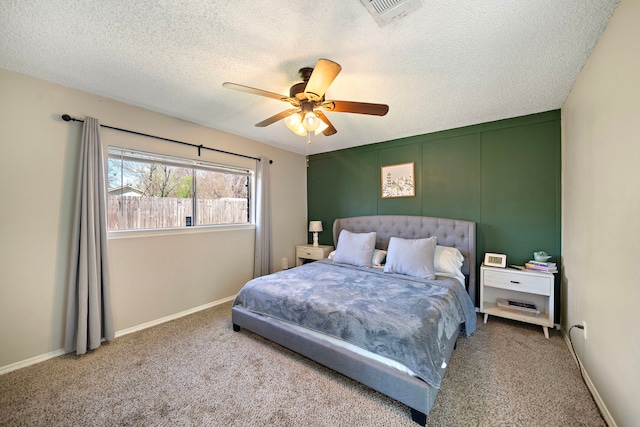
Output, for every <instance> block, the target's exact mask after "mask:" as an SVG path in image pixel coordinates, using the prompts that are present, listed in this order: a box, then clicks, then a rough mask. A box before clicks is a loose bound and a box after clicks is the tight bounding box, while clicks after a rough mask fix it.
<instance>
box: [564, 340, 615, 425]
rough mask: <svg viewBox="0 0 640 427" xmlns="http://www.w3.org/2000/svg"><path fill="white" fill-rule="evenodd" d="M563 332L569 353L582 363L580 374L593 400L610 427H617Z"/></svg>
mask: <svg viewBox="0 0 640 427" xmlns="http://www.w3.org/2000/svg"><path fill="white" fill-rule="evenodd" d="M561 331H562V335H563V336H564V340H565V342H566V343H567V347H569V352H571V356H572V357H573V358H574V360H576V359H578V360H579V361H580V362H579V363H578V367H579V368H580V372H582V376H583V377H584V382H585V383H586V384H587V388H588V389H589V391H590V392H591V395H592V396H593V400H595V402H596V405H598V408H599V409H600V412H601V413H602V417H603V418H604V420H605V422H606V423H607V425H608V426H609V427H617V426H618V425H617V424H616V422H615V420H614V419H613V417H612V416H611V413H610V412H609V410H608V409H607V406H606V405H605V404H604V402H603V401H602V398H601V397H600V394H599V393H598V390H597V389H596V386H595V384H593V382H592V381H591V378H590V377H589V373H588V372H587V371H586V370H585V369H584V365H583V364H582V361H581V360H580V357H579V356H578V355H577V354H576V353H575V352H574V351H573V348H571V341H570V340H569V335H567V333H566V331H565V330H564V329H562V330H561Z"/></svg>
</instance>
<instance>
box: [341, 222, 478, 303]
mask: <svg viewBox="0 0 640 427" xmlns="http://www.w3.org/2000/svg"><path fill="white" fill-rule="evenodd" d="M342 230H347V231H351V232H352V233H369V232H371V231H375V232H376V248H378V249H384V250H386V249H387V247H388V246H389V239H390V238H391V237H401V238H403V239H422V238H425V237H431V236H436V237H437V238H438V245H441V246H452V247H454V248H457V249H458V250H459V251H460V252H461V253H462V255H464V264H463V265H462V272H463V273H464V274H465V276H467V277H468V279H469V281H468V284H467V290H468V292H469V296H470V297H471V301H473V302H474V304H475V302H476V290H477V285H476V223H475V222H471V221H460V220H456V219H448V218H434V217H427V216H407V215H374V216H358V217H352V218H338V219H336V220H335V221H334V222H333V241H334V242H335V245H336V247H338V237H339V236H340V232H341V231H342Z"/></svg>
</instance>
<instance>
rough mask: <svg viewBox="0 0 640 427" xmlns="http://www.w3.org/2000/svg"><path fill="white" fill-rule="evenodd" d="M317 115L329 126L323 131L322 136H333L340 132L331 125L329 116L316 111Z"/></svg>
mask: <svg viewBox="0 0 640 427" xmlns="http://www.w3.org/2000/svg"><path fill="white" fill-rule="evenodd" d="M315 113H316V116H318V118H320V120H322V121H323V122H324V123H325V124H326V125H327V126H328V127H327V128H326V129H325V130H323V131H322V134H323V135H324V136H331V135H333V134H335V133H337V132H338V131H337V130H336V128H334V127H333V125H332V124H331V122H330V121H329V119H328V118H327V116H326V115H325V114H324V113H323V112H322V111H320V110H315Z"/></svg>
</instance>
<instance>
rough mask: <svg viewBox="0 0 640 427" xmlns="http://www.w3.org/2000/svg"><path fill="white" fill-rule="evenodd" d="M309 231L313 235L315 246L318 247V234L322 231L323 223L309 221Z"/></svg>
mask: <svg viewBox="0 0 640 427" xmlns="http://www.w3.org/2000/svg"><path fill="white" fill-rule="evenodd" d="M309 231H310V232H312V233H313V246H318V232H319V231H322V221H309Z"/></svg>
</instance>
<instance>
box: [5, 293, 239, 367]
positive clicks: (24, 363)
mask: <svg viewBox="0 0 640 427" xmlns="http://www.w3.org/2000/svg"><path fill="white" fill-rule="evenodd" d="M234 298H235V295H234V296H230V297H227V298H223V299H221V300H217V301H213V302H210V303H207V304H204V305H201V306H199V307H194V308H190V309H189V310H185V311H181V312H180V313H176V314H172V315H170V316H165V317H163V318H160V319H157V320H152V321H151V322H147V323H143V324H141V325H137V326H133V327H131V328H127V329H123V330H121V331H116V333H115V337H116V338H118V337H121V336H123V335H127V334H131V333H133V332H137V331H141V330H143V329H147V328H150V327H152V326H156V325H159V324H161V323H165V322H169V321H170V320H175V319H179V318H180V317H184V316H188V315H189V314H193V313H196V312H198V311H202V310H206V309H207V308H211V307H215V306H216V305H220V304H224V303H226V302H229V301H232V300H233V299H234ZM63 354H66V352H65V351H64V349H63V348H61V349H58V350H54V351H51V352H49V353H45V354H41V355H39V356H35V357H31V358H29V359H26V360H21V361H19V362H16V363H12V364H10V365H6V366H2V367H0V375H3V374H7V373H9V372H11V371H15V370H18V369H21V368H26V367H27V366H31V365H35V364H36V363H40V362H44V361H45V360H49V359H53V358H56V357H58V356H62V355H63Z"/></svg>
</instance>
